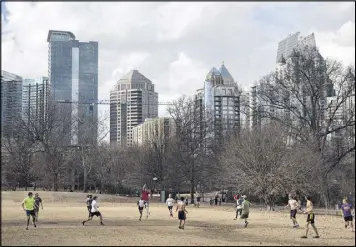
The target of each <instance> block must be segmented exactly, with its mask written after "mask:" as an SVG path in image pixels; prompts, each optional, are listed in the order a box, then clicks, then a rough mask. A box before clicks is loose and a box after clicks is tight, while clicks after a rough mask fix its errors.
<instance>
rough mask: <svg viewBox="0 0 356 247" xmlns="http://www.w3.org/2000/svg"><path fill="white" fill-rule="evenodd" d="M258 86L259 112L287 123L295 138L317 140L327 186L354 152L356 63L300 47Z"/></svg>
mask: <svg viewBox="0 0 356 247" xmlns="http://www.w3.org/2000/svg"><path fill="white" fill-rule="evenodd" d="M258 87H259V89H258V92H257V94H258V99H259V102H260V103H259V109H260V114H261V115H263V116H265V117H266V118H268V119H273V120H275V121H278V122H280V123H282V124H283V125H284V126H286V127H288V128H289V131H290V137H291V140H292V141H293V142H302V143H304V144H308V145H310V144H313V147H311V148H312V149H313V151H314V152H316V153H318V154H319V155H320V156H321V157H322V159H323V169H322V170H321V172H322V174H321V176H322V177H323V178H324V181H325V183H326V184H325V186H324V187H325V188H328V187H329V186H328V184H327V183H328V181H329V179H328V177H329V176H330V173H332V172H333V171H334V169H335V168H336V167H338V166H339V165H340V164H342V163H343V162H342V161H343V160H344V159H345V158H347V157H348V156H349V155H351V154H352V153H354V151H355V142H354V141H350V140H354V138H355V131H354V129H355V104H354V97H355V69H354V67H347V68H345V67H344V66H343V65H342V64H341V63H339V62H337V61H335V60H330V59H324V58H323V57H322V56H321V55H320V53H319V52H318V50H317V49H314V48H305V49H299V50H295V51H294V53H293V54H292V56H291V58H289V59H288V60H287V63H286V64H285V65H284V66H283V67H282V69H280V70H278V71H276V72H273V73H271V74H269V75H267V76H265V77H263V78H262V79H261V80H260V81H259V85H258ZM330 139H331V140H335V141H330ZM326 194H327V192H326ZM326 196H327V195H326ZM327 197H328V196H327ZM326 200H327V201H328V198H326Z"/></svg>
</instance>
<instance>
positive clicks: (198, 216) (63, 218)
mask: <svg viewBox="0 0 356 247" xmlns="http://www.w3.org/2000/svg"><path fill="white" fill-rule="evenodd" d="M39 193H40V196H41V197H42V198H43V202H44V210H43V211H40V219H39V222H38V226H37V228H34V227H32V226H30V229H29V230H28V231H26V230H25V214H24V212H23V211H22V210H21V201H22V199H23V198H24V196H25V195H26V192H2V205H1V207H2V208H1V209H2V210H1V211H2V222H1V223H2V227H1V233H2V234H1V240H2V245H48V246H50V245H180V244H183V245H322V246H327V245H355V234H354V233H352V232H350V231H349V230H345V229H344V226H343V219H342V217H341V216H339V217H336V216H324V215H317V216H316V225H317V227H318V229H319V233H320V235H321V238H320V239H313V238H311V237H310V238H308V239H300V236H301V235H303V233H304V226H303V225H304V223H305V216H304V215H298V219H299V222H300V223H301V225H302V227H301V228H300V229H292V228H291V221H290V219H289V216H288V212H287V211H285V212H284V213H281V212H272V213H265V212H260V211H259V210H257V209H252V211H251V213H250V219H249V221H250V224H249V226H248V228H246V229H244V228H243V225H242V222H241V221H239V220H237V221H234V220H233V217H234V211H233V209H232V207H216V208H210V207H208V206H205V205H204V206H202V207H201V208H194V207H191V206H189V207H188V211H189V213H188V215H187V217H188V220H187V223H186V227H185V230H180V229H178V220H177V219H176V215H175V218H170V217H169V215H168V209H167V207H166V206H165V205H164V204H159V203H152V204H151V216H150V217H149V218H148V219H143V221H142V222H140V221H138V210H137V207H136V205H135V204H134V203H133V201H134V200H136V199H134V198H118V197H116V196H109V195H99V200H98V202H99V205H100V211H101V212H102V214H103V216H104V223H105V224H106V225H105V226H100V223H99V220H98V219H97V218H95V219H94V220H93V221H91V222H89V223H87V225H85V226H84V227H83V226H82V225H81V221H82V220H84V219H85V218H86V216H87V211H86V207H85V204H84V203H83V201H84V200H85V195H84V194H82V193H64V192H57V193H52V192H39ZM130 201H131V202H130ZM310 234H313V231H312V229H310Z"/></svg>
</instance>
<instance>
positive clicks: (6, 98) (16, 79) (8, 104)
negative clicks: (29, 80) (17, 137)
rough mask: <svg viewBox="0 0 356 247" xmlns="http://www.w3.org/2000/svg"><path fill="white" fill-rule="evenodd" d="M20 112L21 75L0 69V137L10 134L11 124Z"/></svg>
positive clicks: (19, 115) (18, 116)
mask: <svg viewBox="0 0 356 247" xmlns="http://www.w3.org/2000/svg"><path fill="white" fill-rule="evenodd" d="M21 114H22V77H21V76H18V75H15V74H12V73H9V72H7V71H5V70H2V71H1V137H3V135H4V134H5V133H8V134H10V135H12V132H13V130H12V126H13V124H14V122H15V121H17V119H19V118H20V117H21Z"/></svg>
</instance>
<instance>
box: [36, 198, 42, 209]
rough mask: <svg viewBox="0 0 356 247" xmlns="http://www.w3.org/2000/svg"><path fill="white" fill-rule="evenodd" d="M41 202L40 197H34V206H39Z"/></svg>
mask: <svg viewBox="0 0 356 247" xmlns="http://www.w3.org/2000/svg"><path fill="white" fill-rule="evenodd" d="M41 202H42V199H41V197H35V205H36V207H39V206H40V203H41Z"/></svg>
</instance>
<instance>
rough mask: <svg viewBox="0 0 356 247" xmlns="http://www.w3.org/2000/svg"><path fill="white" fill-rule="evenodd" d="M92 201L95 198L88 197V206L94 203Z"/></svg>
mask: <svg viewBox="0 0 356 247" xmlns="http://www.w3.org/2000/svg"><path fill="white" fill-rule="evenodd" d="M92 201H93V199H91V198H87V200H86V204H87V206H88V207H91V203H92Z"/></svg>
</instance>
